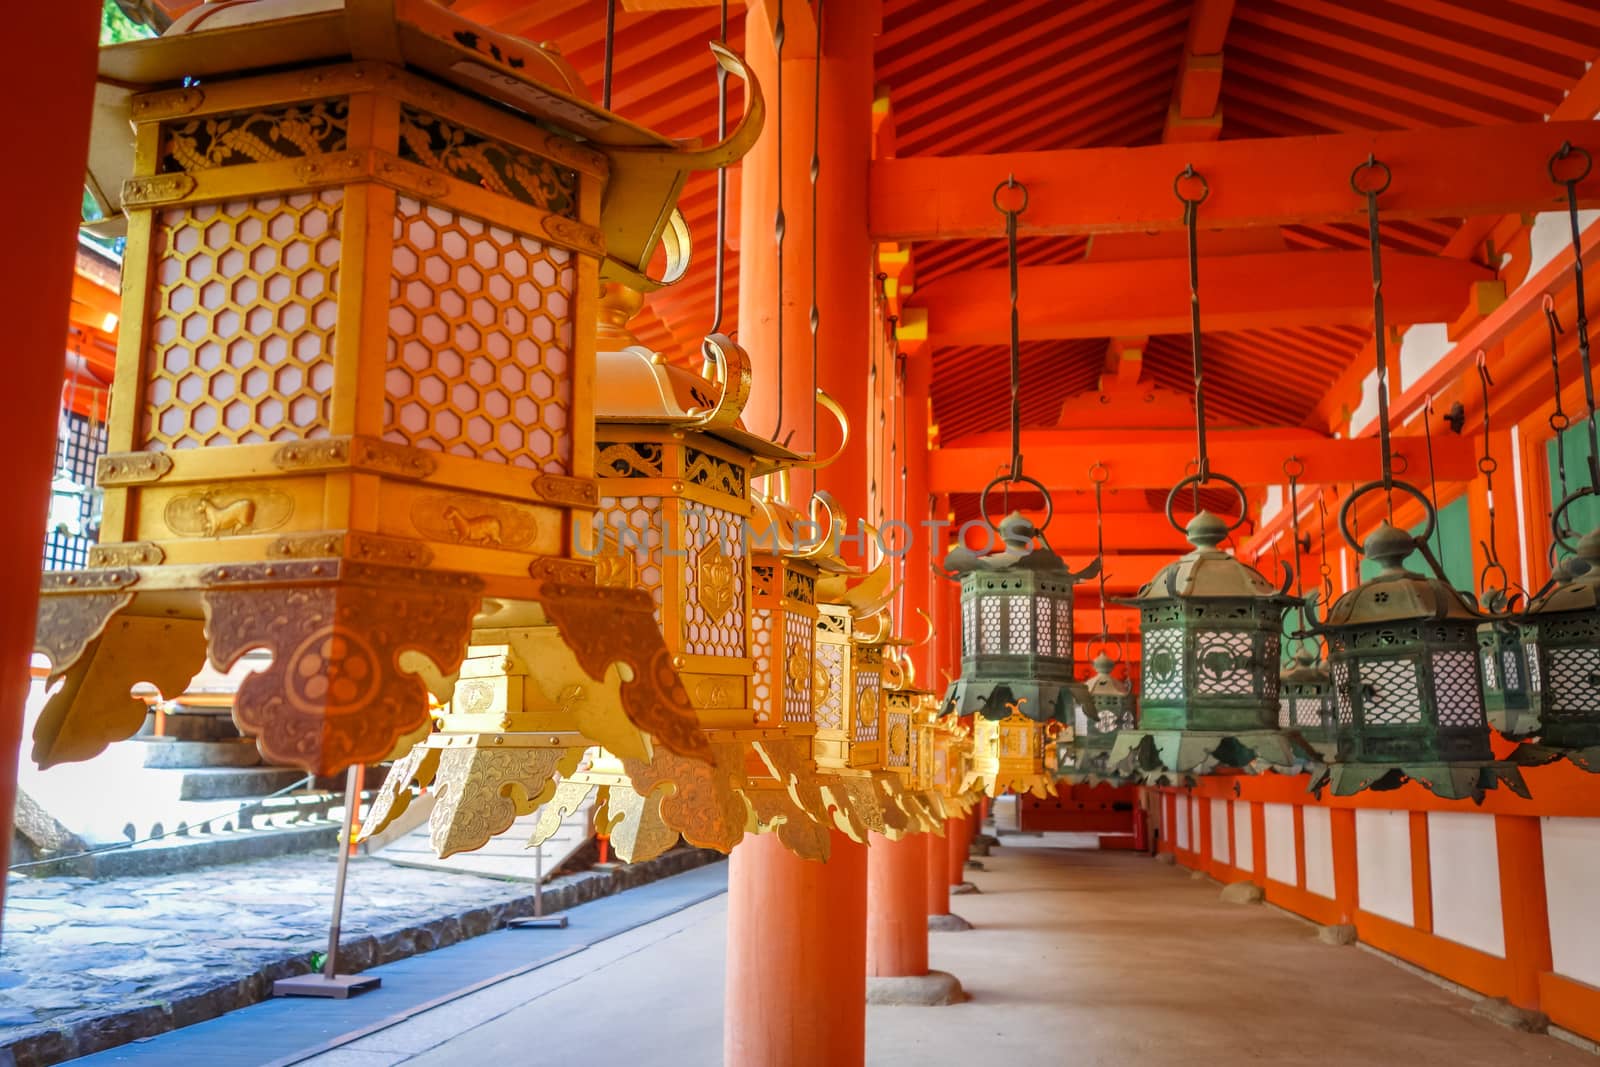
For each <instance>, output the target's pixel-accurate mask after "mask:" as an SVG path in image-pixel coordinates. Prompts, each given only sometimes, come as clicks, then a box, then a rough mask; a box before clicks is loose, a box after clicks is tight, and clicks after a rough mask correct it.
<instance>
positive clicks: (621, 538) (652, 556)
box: [600, 496, 663, 626]
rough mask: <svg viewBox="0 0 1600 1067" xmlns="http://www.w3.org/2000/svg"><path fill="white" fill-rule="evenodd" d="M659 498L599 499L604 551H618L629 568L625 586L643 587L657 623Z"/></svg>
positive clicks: (659, 551)
mask: <svg viewBox="0 0 1600 1067" xmlns="http://www.w3.org/2000/svg"><path fill="white" fill-rule="evenodd" d="M660 517H661V498H660V497H658V496H622V497H615V496H608V497H602V498H601V500H600V521H601V523H602V524H603V526H602V529H603V530H604V531H605V540H606V545H605V548H604V551H606V552H617V553H620V554H621V555H622V556H623V558H624V559H625V560H627V561H628V566H629V568H630V571H629V573H628V574H627V575H626V576H624V577H625V578H626V582H625V584H626V586H627V588H630V589H643V590H645V591H646V592H648V593H649V594H650V597H651V599H652V600H654V601H655V604H656V625H658V626H659V625H660V624H661V578H662V574H663V571H662V566H661V557H662V551H661V528H660V526H659V525H658V523H659V521H660Z"/></svg>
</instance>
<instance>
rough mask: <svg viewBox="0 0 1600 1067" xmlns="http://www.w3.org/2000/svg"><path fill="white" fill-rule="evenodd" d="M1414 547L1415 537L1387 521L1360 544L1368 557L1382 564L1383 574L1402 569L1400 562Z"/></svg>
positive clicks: (1397, 571)
mask: <svg viewBox="0 0 1600 1067" xmlns="http://www.w3.org/2000/svg"><path fill="white" fill-rule="evenodd" d="M1416 547H1417V542H1416V538H1414V537H1413V536H1412V535H1411V534H1408V533H1406V532H1405V531H1404V530H1401V529H1399V528H1397V527H1395V526H1393V525H1391V524H1389V523H1387V522H1384V523H1380V524H1379V525H1378V528H1377V529H1376V530H1373V531H1372V533H1371V535H1370V536H1368V538H1367V541H1366V544H1365V545H1363V546H1362V548H1363V550H1364V552H1365V554H1366V557H1367V558H1368V559H1370V560H1375V561H1376V562H1378V563H1381V564H1383V573H1384V574H1390V573H1399V572H1402V571H1404V570H1405V568H1404V567H1403V566H1402V562H1403V561H1404V560H1405V558H1406V557H1407V556H1409V555H1411V553H1412V552H1413V551H1414V550H1415V549H1416Z"/></svg>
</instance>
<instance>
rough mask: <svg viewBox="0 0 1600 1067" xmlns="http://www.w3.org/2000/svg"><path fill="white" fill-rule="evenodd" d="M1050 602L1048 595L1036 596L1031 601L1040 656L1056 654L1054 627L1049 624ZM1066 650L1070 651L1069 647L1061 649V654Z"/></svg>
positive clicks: (1066, 652) (1065, 653) (1065, 652)
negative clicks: (1037, 632)
mask: <svg viewBox="0 0 1600 1067" xmlns="http://www.w3.org/2000/svg"><path fill="white" fill-rule="evenodd" d="M1051 604H1052V601H1051V600H1050V599H1049V598H1048V597H1036V598H1035V599H1034V601H1033V610H1034V614H1035V616H1036V618H1035V620H1034V621H1035V628H1036V629H1037V630H1038V631H1039V655H1041V656H1054V655H1055V654H1056V651H1055V627H1054V626H1051V625H1050V615H1051V607H1050V606H1051ZM1068 652H1070V650H1069V649H1063V650H1062V652H1061V654H1062V655H1063V656H1065V655H1067V654H1068Z"/></svg>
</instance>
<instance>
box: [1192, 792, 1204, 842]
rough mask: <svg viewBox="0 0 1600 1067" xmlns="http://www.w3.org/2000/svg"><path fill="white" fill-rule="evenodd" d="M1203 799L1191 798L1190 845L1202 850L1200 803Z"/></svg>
mask: <svg viewBox="0 0 1600 1067" xmlns="http://www.w3.org/2000/svg"><path fill="white" fill-rule="evenodd" d="M1202 803H1203V801H1201V800H1199V799H1198V798H1196V797H1190V798H1189V847H1190V848H1192V849H1194V850H1195V851H1196V852H1199V851H1200V805H1201V804H1202Z"/></svg>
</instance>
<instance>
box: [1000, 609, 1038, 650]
mask: <svg viewBox="0 0 1600 1067" xmlns="http://www.w3.org/2000/svg"><path fill="white" fill-rule="evenodd" d="M1028 600H1029V598H1028V597H1025V596H1008V597H1006V645H1007V648H1008V649H1009V651H1010V652H1011V654H1012V655H1013V656H1026V655H1028V654H1030V653H1031V652H1032V651H1033V648H1034V645H1033V614H1032V609H1031V607H1030V605H1029V603H1028Z"/></svg>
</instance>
